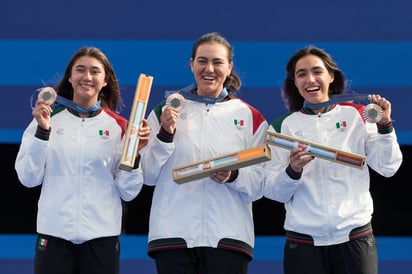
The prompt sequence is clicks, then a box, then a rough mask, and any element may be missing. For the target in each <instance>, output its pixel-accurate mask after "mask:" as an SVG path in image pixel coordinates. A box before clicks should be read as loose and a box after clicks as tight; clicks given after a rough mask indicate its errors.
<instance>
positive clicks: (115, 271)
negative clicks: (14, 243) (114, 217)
mask: <svg viewBox="0 0 412 274" xmlns="http://www.w3.org/2000/svg"><path fill="white" fill-rule="evenodd" d="M119 260H120V242H119V237H117V236H114V237H105V238H98V239H93V240H90V241H87V242H84V243H82V244H73V243H72V242H69V241H66V240H63V239H60V238H56V237H52V236H48V235H38V236H37V242H36V253H35V258H34V273H35V274H119Z"/></svg>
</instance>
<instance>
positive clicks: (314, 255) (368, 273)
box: [283, 234, 378, 274]
mask: <svg viewBox="0 0 412 274" xmlns="http://www.w3.org/2000/svg"><path fill="white" fill-rule="evenodd" d="M283 266H284V273H285V274H302V273H305V274H377V273H378V255H377V247H376V242H375V237H374V236H373V234H368V235H365V236H363V237H360V238H357V239H354V240H351V241H349V242H346V243H342V244H337V245H331V246H313V245H310V244H302V243H297V242H295V241H291V240H286V243H285V247H284V265H283Z"/></svg>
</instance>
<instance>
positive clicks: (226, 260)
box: [153, 247, 250, 274]
mask: <svg viewBox="0 0 412 274" xmlns="http://www.w3.org/2000/svg"><path fill="white" fill-rule="evenodd" d="M153 257H154V258H155V261H156V269H157V274H247V271H248V264H249V261H250V258H249V257H248V256H247V255H245V254H243V253H240V252H235V251H231V250H225V249H220V248H211V247H196V248H187V249H176V250H167V251H166V250H165V251H158V252H156V253H155V254H154V255H153Z"/></svg>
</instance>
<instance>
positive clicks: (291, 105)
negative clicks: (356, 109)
mask: <svg viewBox="0 0 412 274" xmlns="http://www.w3.org/2000/svg"><path fill="white" fill-rule="evenodd" d="M307 55H315V56H317V57H319V58H320V59H321V60H322V62H323V63H324V64H325V67H326V69H327V70H328V72H329V73H333V74H334V80H333V82H332V83H331V84H330V86H329V95H333V94H342V93H344V92H345V88H346V80H345V75H344V74H343V72H342V71H341V70H340V69H339V67H338V65H337V64H336V62H335V61H334V60H333V58H332V57H331V56H330V55H329V54H328V53H327V52H326V51H324V50H323V49H320V48H317V47H315V46H309V47H305V48H302V49H300V50H298V51H297V52H296V53H295V54H293V55H292V57H291V58H290V59H289V61H288V63H287V65H286V78H285V80H284V81H283V87H282V89H281V96H282V98H283V101H284V102H285V105H286V107H287V109H288V110H289V111H290V112H292V111H298V110H299V109H301V108H302V107H303V102H304V98H303V97H302V96H301V95H300V94H299V90H298V88H297V87H296V85H295V69H296V63H297V62H298V61H299V60H300V59H301V58H303V57H305V56H307Z"/></svg>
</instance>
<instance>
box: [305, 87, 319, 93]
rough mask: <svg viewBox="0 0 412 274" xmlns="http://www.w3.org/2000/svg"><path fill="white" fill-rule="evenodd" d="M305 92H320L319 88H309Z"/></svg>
mask: <svg viewBox="0 0 412 274" xmlns="http://www.w3.org/2000/svg"><path fill="white" fill-rule="evenodd" d="M305 90H306V91H307V92H314V91H318V90H320V88H319V87H310V88H306V89H305Z"/></svg>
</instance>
